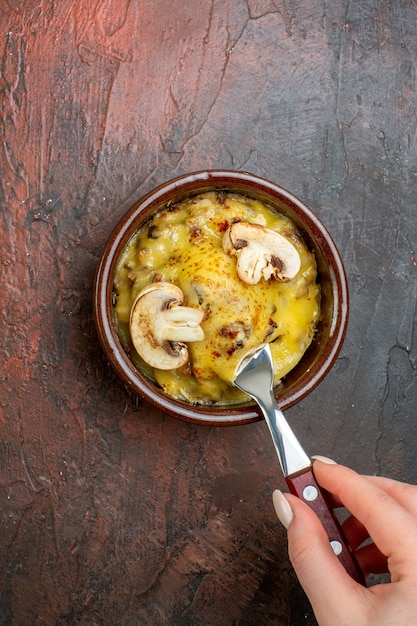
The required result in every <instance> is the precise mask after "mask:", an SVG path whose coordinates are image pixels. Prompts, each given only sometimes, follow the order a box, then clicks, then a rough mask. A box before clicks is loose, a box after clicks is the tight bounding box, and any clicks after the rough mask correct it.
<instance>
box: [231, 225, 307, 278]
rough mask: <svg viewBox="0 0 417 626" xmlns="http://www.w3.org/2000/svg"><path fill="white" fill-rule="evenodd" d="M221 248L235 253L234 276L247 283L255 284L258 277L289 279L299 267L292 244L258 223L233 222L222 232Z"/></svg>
mask: <svg viewBox="0 0 417 626" xmlns="http://www.w3.org/2000/svg"><path fill="white" fill-rule="evenodd" d="M223 249H224V251H225V252H226V253H227V254H229V255H231V256H236V258H237V267H236V270H237V275H238V276H239V278H240V280H242V281H243V282H245V283H247V284H248V285H256V284H257V283H258V282H259V281H260V280H261V278H264V279H265V280H269V279H270V278H276V279H278V280H281V281H283V282H287V281H290V280H292V279H293V278H294V277H295V276H296V275H297V274H298V272H299V270H300V267H301V259H300V255H299V254H298V251H297V249H296V248H295V247H294V246H293V244H292V243H291V242H290V241H288V239H286V238H285V237H283V236H282V235H280V234H279V233H276V232H275V231H273V230H271V229H270V228H267V227H266V226H262V225H261V224H252V223H250V222H235V223H234V224H232V225H231V226H230V227H229V228H228V229H227V231H226V232H225V233H224V236H223Z"/></svg>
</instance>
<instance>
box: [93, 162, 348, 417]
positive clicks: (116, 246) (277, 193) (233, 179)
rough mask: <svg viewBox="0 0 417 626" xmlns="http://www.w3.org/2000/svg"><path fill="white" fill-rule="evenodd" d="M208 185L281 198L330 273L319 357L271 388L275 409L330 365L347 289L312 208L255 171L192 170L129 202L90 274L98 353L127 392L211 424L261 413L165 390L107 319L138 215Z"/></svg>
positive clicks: (339, 339) (305, 390) (306, 389)
mask: <svg viewBox="0 0 417 626" xmlns="http://www.w3.org/2000/svg"><path fill="white" fill-rule="evenodd" d="M212 189H215V190H219V191H220V190H228V191H234V192H237V193H242V194H244V195H245V194H246V195H248V196H249V197H250V196H252V197H258V198H260V199H263V200H264V201H267V202H269V204H272V206H274V205H277V204H283V203H285V205H286V206H282V207H280V208H279V211H280V212H285V209H286V207H287V210H288V214H289V216H290V217H291V218H292V219H293V221H294V222H296V223H297V222H298V225H299V226H300V228H301V230H303V231H304V233H307V238H308V239H309V240H310V241H311V242H312V239H313V234H314V244H315V246H319V247H320V250H321V252H322V254H323V256H324V257H325V258H326V263H327V265H328V267H329V273H330V275H331V281H332V292H333V316H332V327H331V328H330V331H329V332H330V335H329V339H328V341H327V342H326V344H325V347H324V349H323V351H322V353H321V354H320V357H318V358H317V359H316V360H315V362H314V363H313V366H312V367H310V368H309V371H308V376H307V379H306V380H302V381H300V382H299V383H296V384H294V385H293V386H292V387H291V388H290V389H289V390H287V392H286V390H285V387H284V389H278V390H277V391H276V396H277V399H278V402H279V404H280V407H281V409H283V410H285V409H288V408H289V407H291V406H293V405H294V404H296V403H297V402H300V401H301V400H302V399H303V398H305V397H306V396H307V395H308V394H309V393H311V392H312V391H313V390H314V389H315V388H316V387H317V386H318V385H319V383H320V382H321V381H322V380H323V378H324V377H325V376H326V375H327V374H328V372H329V370H330V369H331V368H332V366H333V364H334V362H335V360H336V358H337V356H338V354H339V352H340V349H341V347H342V345H343V341H344V339H345V335H346V330H347V324H348V317H349V293H348V284H347V279H346V273H345V269H344V265H343V262H342V259H341V256H340V254H339V251H338V249H337V247H336V245H335V243H334V241H333V239H332V237H331V235H330V234H329V232H328V231H327V229H326V228H325V226H324V225H323V224H322V222H321V221H320V219H319V218H318V217H317V216H316V215H315V214H314V213H313V211H312V210H311V209H310V208H309V207H308V206H307V205H306V204H304V202H302V201H301V200H300V199H299V198H297V197H296V196H295V195H294V194H292V193H291V192H289V191H287V190H286V189H284V188H283V187H281V186H280V185H278V184H276V183H273V182H271V181H269V180H267V179H264V178H261V177H260V176H257V175H255V174H251V173H248V172H240V171H234V170H201V171H197V172H192V173H189V174H184V175H181V176H178V177H176V178H173V179H171V180H169V181H167V182H165V183H163V184H161V185H159V186H158V187H156V188H154V189H153V190H152V191H150V192H149V193H147V194H146V195H144V196H143V197H142V198H140V199H139V200H138V201H137V202H135V203H134V204H133V205H132V206H131V208H130V209H129V210H128V211H127V212H126V213H125V214H124V215H123V216H122V217H121V218H120V219H119V221H118V222H117V224H116V226H115V227H114V229H113V231H112V233H111V235H110V237H109V239H108V240H107V243H106V245H105V247H104V250H103V252H102V255H101V258H100V262H99V265H98V267H97V270H96V276H95V280H94V292H93V308H94V320H95V324H96V329H97V333H98V336H99V339H100V343H101V345H102V348H103V350H104V353H105V355H106V357H107V359H108V360H109V361H110V363H111V365H112V367H113V369H114V370H115V372H116V373H117V375H118V376H119V377H120V378H121V380H123V381H124V383H125V384H126V386H127V388H128V390H129V391H130V392H132V393H133V394H135V395H137V396H139V397H141V398H142V399H144V400H146V401H147V402H149V403H150V404H152V405H154V406H155V407H157V408H159V409H160V410H162V411H164V412H165V413H168V414H170V415H172V416H174V417H177V418H179V419H182V420H185V421H189V422H193V423H198V424H205V425H211V426H224V425H239V424H247V423H251V422H254V421H257V420H259V419H261V416H260V413H259V412H258V409H257V407H256V406H255V404H254V403H253V402H248V403H247V404H244V405H236V406H232V407H207V406H203V405H191V404H187V403H185V402H181V401H179V400H175V399H173V398H171V397H168V396H166V395H165V394H164V393H163V392H162V391H161V390H159V389H157V388H156V386H155V384H154V383H152V382H151V381H149V380H148V379H147V378H146V377H145V376H144V375H143V374H141V373H140V372H139V371H138V370H137V369H136V368H135V366H134V365H133V363H132V362H131V361H130V359H129V357H128V355H127V354H126V352H125V350H124V348H123V346H122V344H121V342H120V339H119V337H118V335H117V332H116V329H115V326H114V323H113V314H112V294H113V277H114V273H115V269H116V265H117V262H118V260H119V258H120V254H121V252H122V250H123V248H124V246H125V245H126V244H127V242H128V241H129V239H130V238H131V237H132V235H133V234H134V233H135V232H136V230H137V229H138V227H139V225H140V223H139V220H140V222H142V221H144V220H145V219H147V218H148V217H149V216H150V215H152V214H153V213H154V212H156V211H157V210H158V209H160V208H162V207H163V206H164V205H166V204H167V203H168V202H178V201H179V200H181V199H184V198H185V197H187V196H189V195H191V194H198V193H202V192H204V191H207V190H212ZM308 231H309V232H308ZM316 251H317V250H316ZM303 358H304V357H303ZM301 362H302V361H301ZM301 362H300V363H301ZM303 378H304V377H303Z"/></svg>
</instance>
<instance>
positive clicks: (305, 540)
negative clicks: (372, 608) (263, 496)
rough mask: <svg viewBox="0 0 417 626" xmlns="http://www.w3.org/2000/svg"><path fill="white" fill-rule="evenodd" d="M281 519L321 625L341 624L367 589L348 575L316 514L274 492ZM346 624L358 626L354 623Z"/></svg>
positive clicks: (302, 583) (293, 563) (290, 549)
mask: <svg viewBox="0 0 417 626" xmlns="http://www.w3.org/2000/svg"><path fill="white" fill-rule="evenodd" d="M274 505H275V510H276V512H277V515H278V517H279V519H281V520H282V522H283V524H284V526H285V527H287V528H288V531H287V532H288V554H289V557H290V561H291V563H292V565H293V567H294V569H295V572H296V574H297V577H298V579H299V581H300V583H301V585H302V587H303V588H304V590H305V592H306V594H307V596H308V597H309V599H310V602H311V604H312V606H313V609H314V612H315V615H316V617H317V620H318V622H319V623H321V620H322V621H323V623H324V622H325V623H329V624H330V623H334V624H337V623H339V618H340V615H346V616H347V615H349V611H350V610H351V609H352V607H354V606H357V603H358V602H360V601H361V599H363V595H362V594H363V590H364V588H363V587H362V586H361V585H359V584H358V583H356V582H355V581H354V580H353V579H352V578H351V577H350V576H349V575H348V574H347V572H346V571H345V569H344V568H343V566H342V565H341V563H340V562H339V560H338V558H337V557H336V556H335V554H334V553H333V550H332V549H331V547H330V544H329V539H328V537H327V534H326V532H325V531H324V529H323V526H322V525H321V522H320V520H319V519H318V517H317V516H316V515H315V513H314V512H313V511H312V510H311V509H310V508H309V507H308V506H307V505H306V504H305V503H304V502H302V501H301V500H299V499H298V498H297V497H295V496H293V495H290V494H285V496H284V495H283V494H281V493H280V492H279V495H278V493H277V492H274ZM346 623H355V620H354V619H353V616H352V620H351V621H347V622H346Z"/></svg>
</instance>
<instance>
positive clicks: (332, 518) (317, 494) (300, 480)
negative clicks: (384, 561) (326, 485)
mask: <svg viewBox="0 0 417 626" xmlns="http://www.w3.org/2000/svg"><path fill="white" fill-rule="evenodd" d="M285 480H286V481H287V485H288V488H289V490H290V492H291V493H292V494H294V495H295V496H297V497H298V498H300V500H303V502H305V503H306V504H307V505H308V506H309V507H310V508H311V509H312V510H313V511H314V512H315V513H316V515H317V517H318V518H319V519H320V521H321V523H322V524H323V527H324V530H325V531H326V533H327V536H328V537H329V542H330V544H331V546H332V548H333V551H334V553H335V554H336V555H337V557H338V559H339V561H340V562H341V563H342V565H343V567H344V568H345V570H346V571H347V573H348V574H349V575H350V576H351V577H352V578H353V579H354V580H356V581H357V582H359V583H361V584H363V585H364V584H365V578H364V575H363V573H362V570H361V569H360V567H359V564H358V562H357V560H356V558H355V555H354V554H353V552H352V550H351V548H350V546H349V544H348V542H347V539H346V537H345V536H344V534H343V530H342V527H341V526H340V523H339V521H338V520H337V518H336V515H335V513H334V510H333V507H332V506H331V504H330V500H329V496H328V494H327V492H326V491H325V490H324V489H322V488H321V487H320V486H319V485H318V483H317V481H316V479H315V477H314V474H313V471H312V469H311V467H310V468H308V469H307V470H304V471H302V472H300V473H298V474H293V475H292V476H287V477H286V479H285Z"/></svg>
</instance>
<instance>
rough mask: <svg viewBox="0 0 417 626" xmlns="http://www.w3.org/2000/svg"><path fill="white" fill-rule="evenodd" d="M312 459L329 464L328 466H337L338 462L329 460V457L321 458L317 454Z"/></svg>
mask: <svg viewBox="0 0 417 626" xmlns="http://www.w3.org/2000/svg"><path fill="white" fill-rule="evenodd" d="M311 458H312V459H314V460H315V461H321V462H322V463H327V465H337V463H336V461H333V459H329V457H327V456H321V455H320V454H315V455H314V456H312V457H311Z"/></svg>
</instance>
